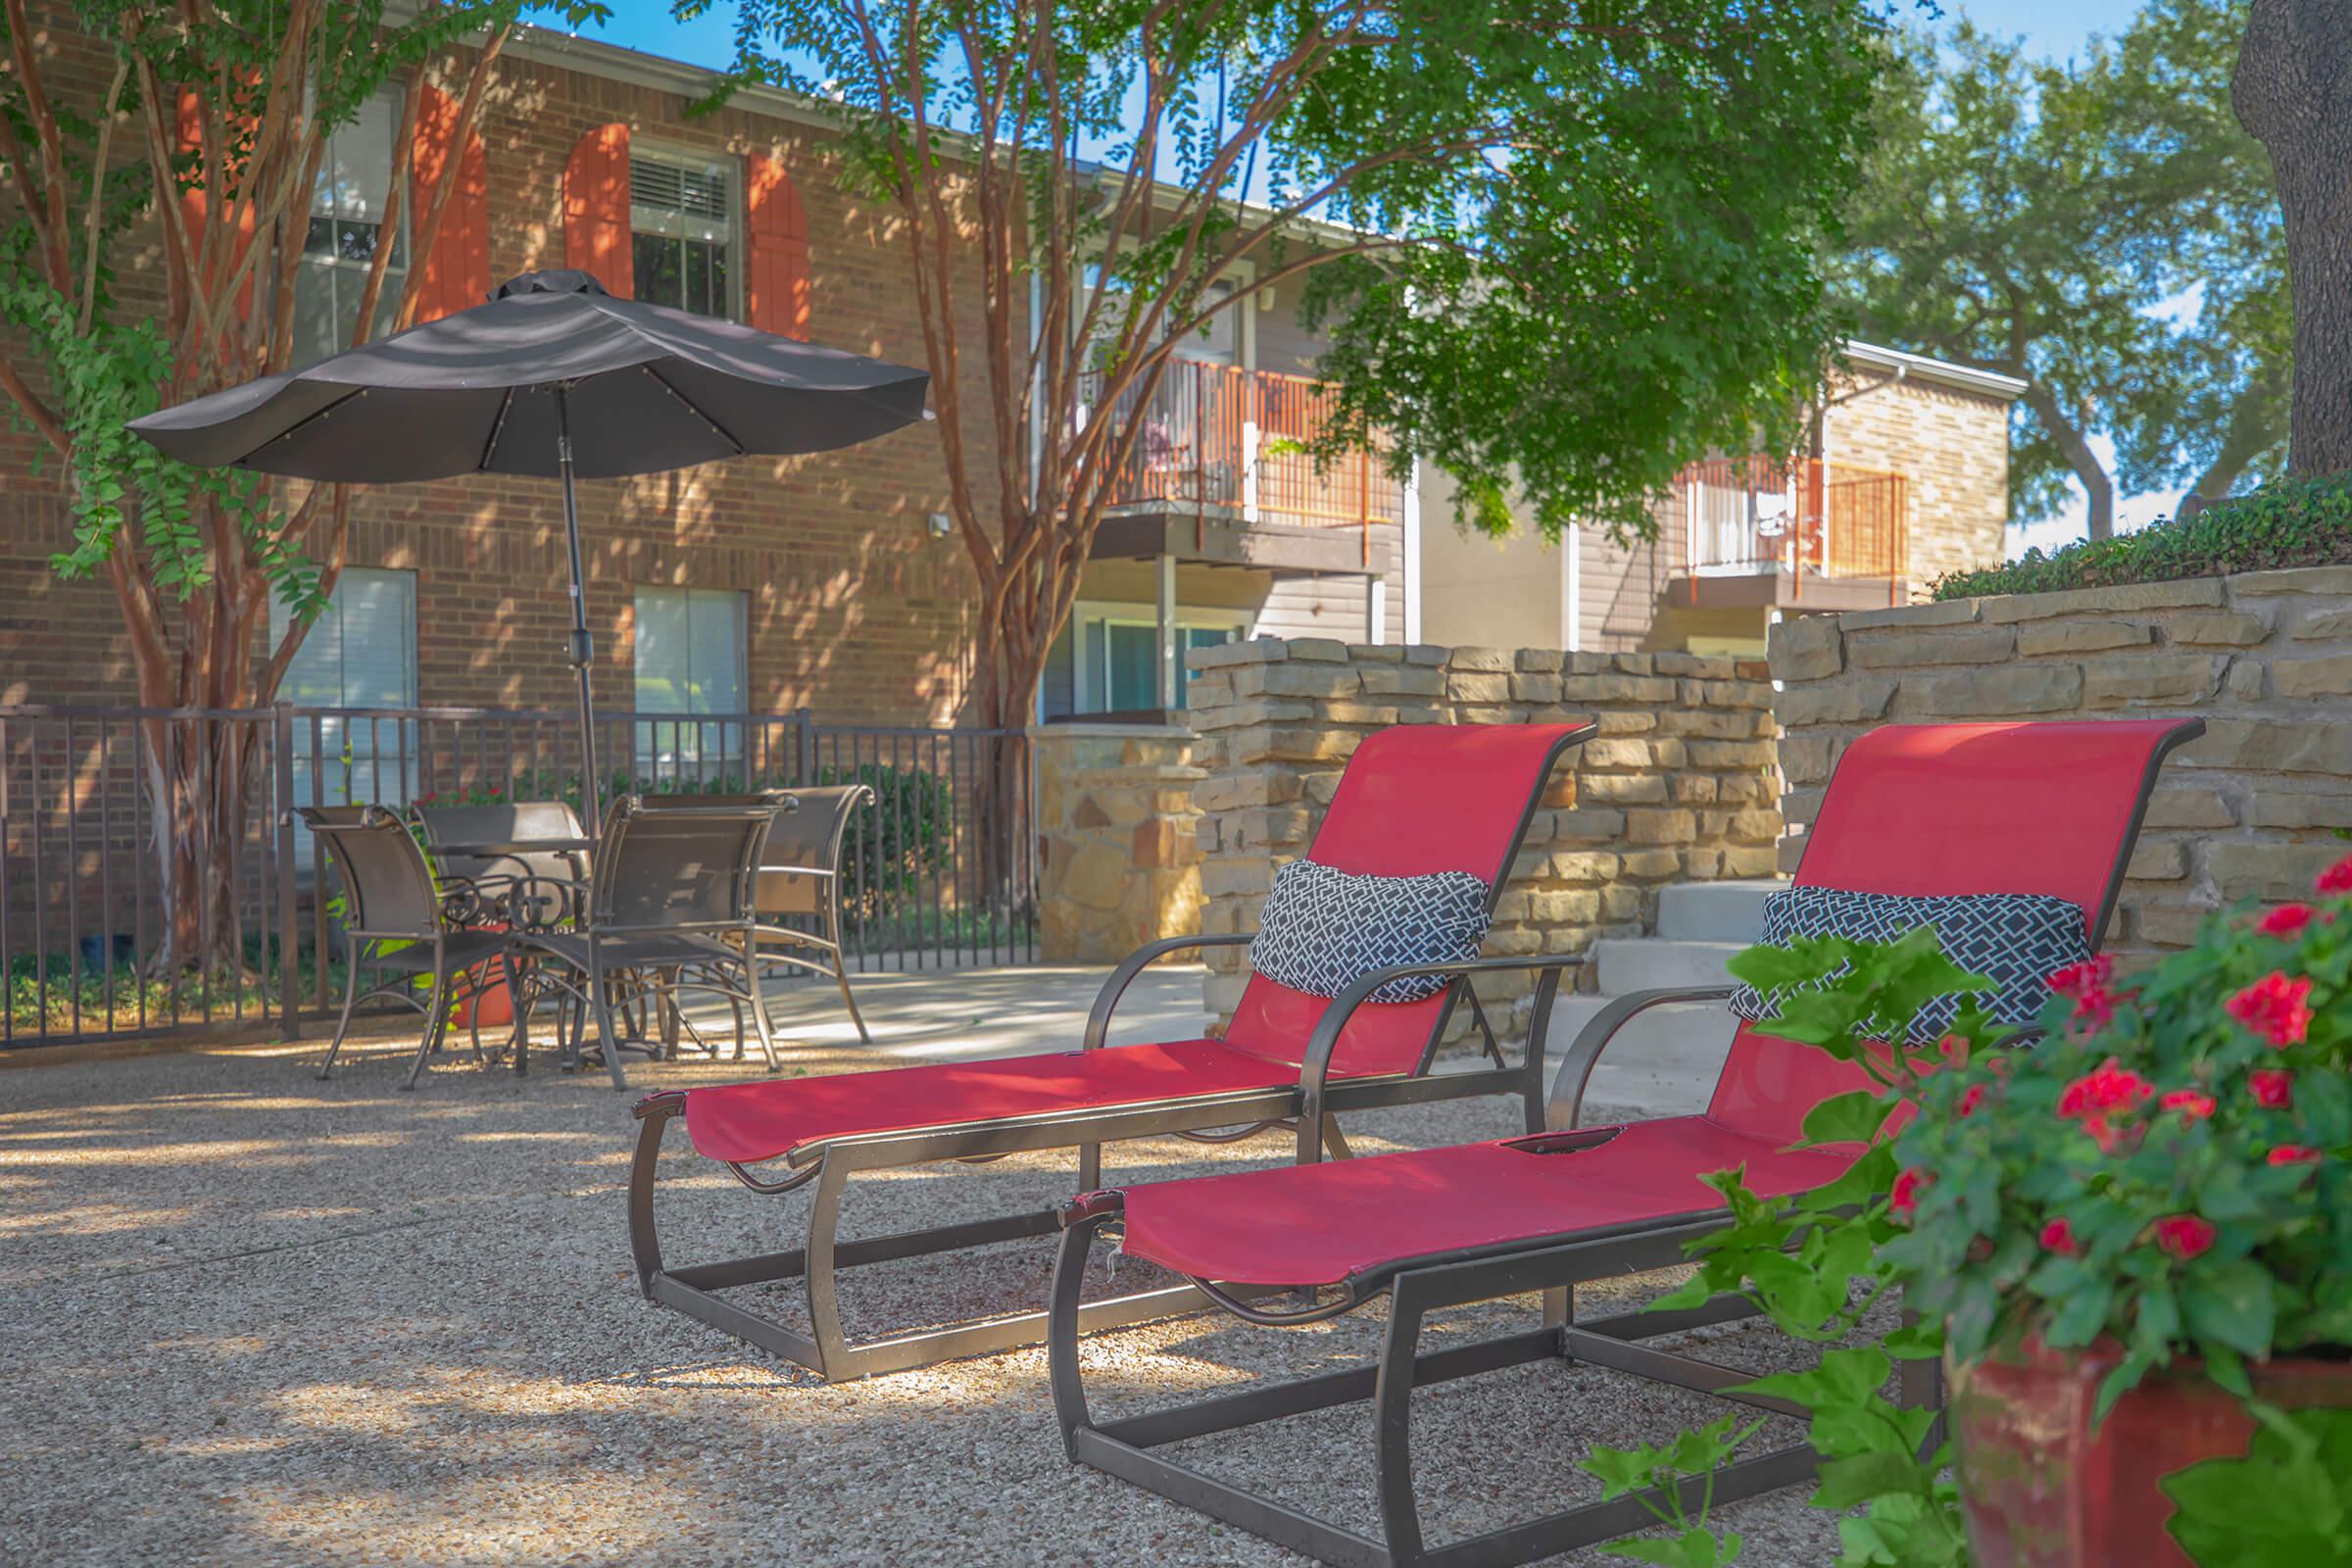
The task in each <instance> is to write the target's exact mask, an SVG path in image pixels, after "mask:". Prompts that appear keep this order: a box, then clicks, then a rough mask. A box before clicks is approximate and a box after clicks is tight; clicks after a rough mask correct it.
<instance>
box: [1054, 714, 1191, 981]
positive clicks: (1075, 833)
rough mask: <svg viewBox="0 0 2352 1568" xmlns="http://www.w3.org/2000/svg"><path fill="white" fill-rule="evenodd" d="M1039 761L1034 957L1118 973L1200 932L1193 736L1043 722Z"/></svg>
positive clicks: (1139, 727) (1136, 728)
mask: <svg viewBox="0 0 2352 1568" xmlns="http://www.w3.org/2000/svg"><path fill="white" fill-rule="evenodd" d="M1031 744H1032V746H1034V748H1035V749H1036V757H1037V833H1038V864H1037V875H1038V956H1039V957H1041V958H1043V959H1045V960H1046V961H1047V962H1049V963H1116V962H1117V961H1118V960H1119V959H1121V958H1124V957H1126V956H1127V955H1129V954H1130V953H1133V952H1134V951H1135V950H1136V949H1138V948H1140V947H1142V946H1143V945H1144V944H1145V943H1147V942H1154V941H1157V940H1158V939H1160V938H1161V937H1172V936H1185V935H1190V934H1191V933H1193V932H1195V931H1198V930H1200V929H1201V849H1200V843H1199V840H1198V838H1197V837H1196V834H1195V826H1196V824H1197V823H1198V821H1199V819H1200V815H1201V810H1200V808H1199V806H1198V805H1196V804H1195V802H1194V790H1195V788H1196V786H1198V784H1199V783H1200V781H1201V777H1202V774H1201V769H1200V768H1198V767H1194V766H1192V765H1191V762H1190V758H1191V754H1192V748H1193V736H1192V732H1191V731H1190V730H1187V729H1181V728H1172V729H1162V728H1156V727H1152V726H1146V725H1123V724H1048V725H1044V726H1041V727H1040V728H1038V729H1036V730H1033V731H1032V732H1031Z"/></svg>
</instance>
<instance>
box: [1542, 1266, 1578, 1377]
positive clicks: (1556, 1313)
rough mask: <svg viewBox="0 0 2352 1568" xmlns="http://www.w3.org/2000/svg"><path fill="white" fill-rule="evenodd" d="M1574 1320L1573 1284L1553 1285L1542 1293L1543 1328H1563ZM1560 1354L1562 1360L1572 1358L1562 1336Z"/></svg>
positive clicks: (1574, 1298)
mask: <svg viewBox="0 0 2352 1568" xmlns="http://www.w3.org/2000/svg"><path fill="white" fill-rule="evenodd" d="M1575 1321H1576V1287H1575V1286H1573V1285H1560V1286H1555V1287H1553V1288H1552V1289H1551V1290H1548V1291H1545V1292H1544V1327H1545V1328H1547V1329H1564V1328H1567V1327H1568V1326H1570V1325H1571V1324H1573V1323H1574V1322H1575ZM1560 1356H1561V1358H1562V1359H1563V1360H1568V1359H1573V1357H1570V1356H1569V1354H1568V1350H1567V1348H1566V1341H1565V1338H1564V1337H1563V1340H1562V1344H1561V1349H1560Z"/></svg>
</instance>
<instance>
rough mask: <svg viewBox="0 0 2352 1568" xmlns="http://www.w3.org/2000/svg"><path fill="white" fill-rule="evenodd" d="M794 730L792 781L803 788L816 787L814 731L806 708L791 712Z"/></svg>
mask: <svg viewBox="0 0 2352 1568" xmlns="http://www.w3.org/2000/svg"><path fill="white" fill-rule="evenodd" d="M792 723H793V729H794V735H793V741H792V750H793V757H792V781H793V782H794V783H795V784H798V785H801V786H803V787H804V788H808V789H813V788H815V787H816V783H817V777H816V729H815V726H814V724H813V722H812V721H811V719H810V716H809V710H808V709H806V708H796V709H794V710H793V711H792Z"/></svg>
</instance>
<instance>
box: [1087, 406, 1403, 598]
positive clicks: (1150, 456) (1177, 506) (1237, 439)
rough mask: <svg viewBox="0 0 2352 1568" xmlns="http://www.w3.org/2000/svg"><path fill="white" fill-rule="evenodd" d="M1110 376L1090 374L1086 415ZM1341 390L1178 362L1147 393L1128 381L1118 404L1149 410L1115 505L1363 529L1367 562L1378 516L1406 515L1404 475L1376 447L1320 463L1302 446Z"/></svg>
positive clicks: (1122, 415)
mask: <svg viewBox="0 0 2352 1568" xmlns="http://www.w3.org/2000/svg"><path fill="white" fill-rule="evenodd" d="M1100 383H1101V377H1100V375H1093V376H1089V377H1088V379H1087V381H1086V383H1085V386H1086V388H1087V390H1088V393H1089V396H1088V399H1087V403H1086V407H1085V408H1084V409H1083V411H1082V417H1087V418H1099V417H1103V411H1101V410H1099V409H1098V408H1097V407H1096V406H1095V404H1094V399H1093V395H1092V394H1093V389H1094V388H1095V387H1097V386H1099V385H1100ZM1335 399H1336V394H1335V393H1334V392H1333V391H1332V389H1331V388H1330V387H1328V386H1327V385H1325V384H1324V383H1323V382H1320V381H1315V380H1310V379H1308V378H1307V377H1305V376H1302V375H1284V374H1280V373H1278V372H1274V371H1267V370H1245V369H1241V368H1236V367H1234V366H1229V365H1210V364H1206V363H1204V362H1201V361H1198V360H1175V361H1172V362H1170V363H1169V365H1168V366H1167V368H1165V369H1164V370H1163V371H1162V372H1161V374H1160V377H1159V381H1158V383H1157V384H1156V385H1155V386H1154V387H1153V388H1152V395H1151V398H1150V400H1149V401H1148V402H1144V401H1139V400H1138V398H1137V397H1136V394H1135V393H1134V392H1133V391H1129V392H1126V393H1122V394H1121V397H1120V401H1119V403H1118V404H1117V405H1115V406H1114V407H1113V408H1112V409H1111V410H1110V411H1108V412H1109V414H1110V415H1111V417H1117V418H1119V419H1121V420H1125V419H1128V418H1140V419H1141V421H1142V429H1141V431H1140V434H1139V438H1138V440H1137V441H1136V444H1135V451H1134V454H1133V456H1132V457H1131V458H1130V459H1129V461H1128V463H1127V464H1126V465H1125V466H1124V467H1123V468H1122V469H1121V470H1120V472H1119V473H1118V474H1117V475H1116V477H1115V479H1114V482H1113V486H1112V491H1111V497H1110V505H1111V506H1113V507H1114V508H1138V507H1164V508H1168V509H1170V510H1179V511H1189V512H1191V513H1192V514H1193V516H1194V518H1195V521H1196V523H1197V524H1199V525H1201V526H1203V527H1204V526H1205V524H1206V522H1207V521H1208V520H1209V519H1210V518H1212V517H1217V518H1227V519H1232V520H1238V521H1242V522H1264V523H1281V524H1288V525H1290V526H1293V527H1334V528H1338V527H1346V528H1355V529H1358V530H1360V531H1361V532H1362V533H1363V535H1364V558H1365V560H1366V561H1367V562H1369V561H1370V559H1371V526H1372V524H1374V523H1378V522H1397V521H1399V520H1400V519H1402V517H1403V516H1404V486H1403V485H1402V484H1401V483H1400V482H1399V481H1397V479H1394V478H1392V477H1391V476H1390V474H1389V471H1388V468H1387V466H1386V463H1385V458H1386V454H1385V453H1383V452H1381V451H1377V450H1374V451H1363V450H1358V451H1353V452H1349V453H1347V454H1344V455H1343V456H1341V457H1340V458H1339V459H1337V460H1336V461H1335V462H1333V463H1332V464H1331V465H1330V466H1326V467H1322V468H1318V467H1317V466H1316V465H1315V462H1314V459H1313V458H1311V457H1309V456H1308V455H1307V453H1306V451H1305V450H1304V449H1305V448H1306V447H1307V446H1308V445H1309V444H1311V443H1312V442H1313V441H1314V440H1315V438H1316V437H1318V436H1320V435H1321V434H1322V433H1323V431H1324V429H1325V426H1326V421H1327V420H1329V418H1330V417H1331V413H1332V407H1333V404H1334V402H1335Z"/></svg>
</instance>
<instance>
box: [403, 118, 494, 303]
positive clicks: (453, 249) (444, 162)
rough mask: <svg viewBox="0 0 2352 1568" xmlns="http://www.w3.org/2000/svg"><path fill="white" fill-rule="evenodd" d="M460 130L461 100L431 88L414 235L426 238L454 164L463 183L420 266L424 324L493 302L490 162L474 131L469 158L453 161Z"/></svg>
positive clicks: (418, 160) (421, 131)
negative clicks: (485, 301)
mask: <svg viewBox="0 0 2352 1568" xmlns="http://www.w3.org/2000/svg"><path fill="white" fill-rule="evenodd" d="M457 131H458V100H457V99H455V98H452V97H451V96H450V95H449V94H448V93H445V92H443V91H441V90H440V89H439V88H438V87H434V86H430V85H428V86H426V87H425V89H424V94H423V101H422V102H421V103H419V104H418V105H417V145H416V146H415V147H414V148H413V149H412V150H411V158H412V159H413V167H414V169H415V171H416V176H417V177H416V184H415V189H416V199H415V202H414V205H413V206H412V207H411V208H410V214H409V232H410V233H411V234H413V235H417V236H421V235H422V234H423V233H424V225H425V222H426V220H428V219H429V218H430V217H431V216H432V211H433V204H434V203H435V202H436V201H438V200H440V197H441V181H442V180H443V179H444V178H445V177H447V176H448V175H449V173H450V172H451V166H452V164H453V163H454V164H455V166H456V174H457V180H458V184H457V188H456V189H455V190H453V191H451V192H450V194H449V205H448V207H447V208H445V209H444V210H443V211H442V214H441V230H440V232H439V234H438V235H436V236H435V238H434V240H433V244H432V248H431V249H430V250H429V251H427V252H426V253H425V254H424V255H423V257H422V258H421V259H420V261H419V262H418V264H417V265H418V269H419V270H420V272H421V273H422V275H421V276H420V277H419V278H418V280H417V318H416V319H417V320H419V321H432V320H438V319H440V318H442V317H444V316H453V315H455V314H456V313H458V312H459V311H463V310H467V309H469V308H471V307H473V306H476V305H479V304H481V303H482V301H483V300H485V299H487V298H489V297H490V160H489V158H488V156H487V155H486V154H485V153H484V152H483V150H482V138H481V137H479V136H477V135H475V134H473V132H472V130H471V129H470V128H469V129H468V130H467V131H466V150H465V152H464V154H463V155H461V156H459V157H456V158H454V159H453V158H452V156H451V154H452V151H453V144H454V143H455V142H456V140H457Z"/></svg>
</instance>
